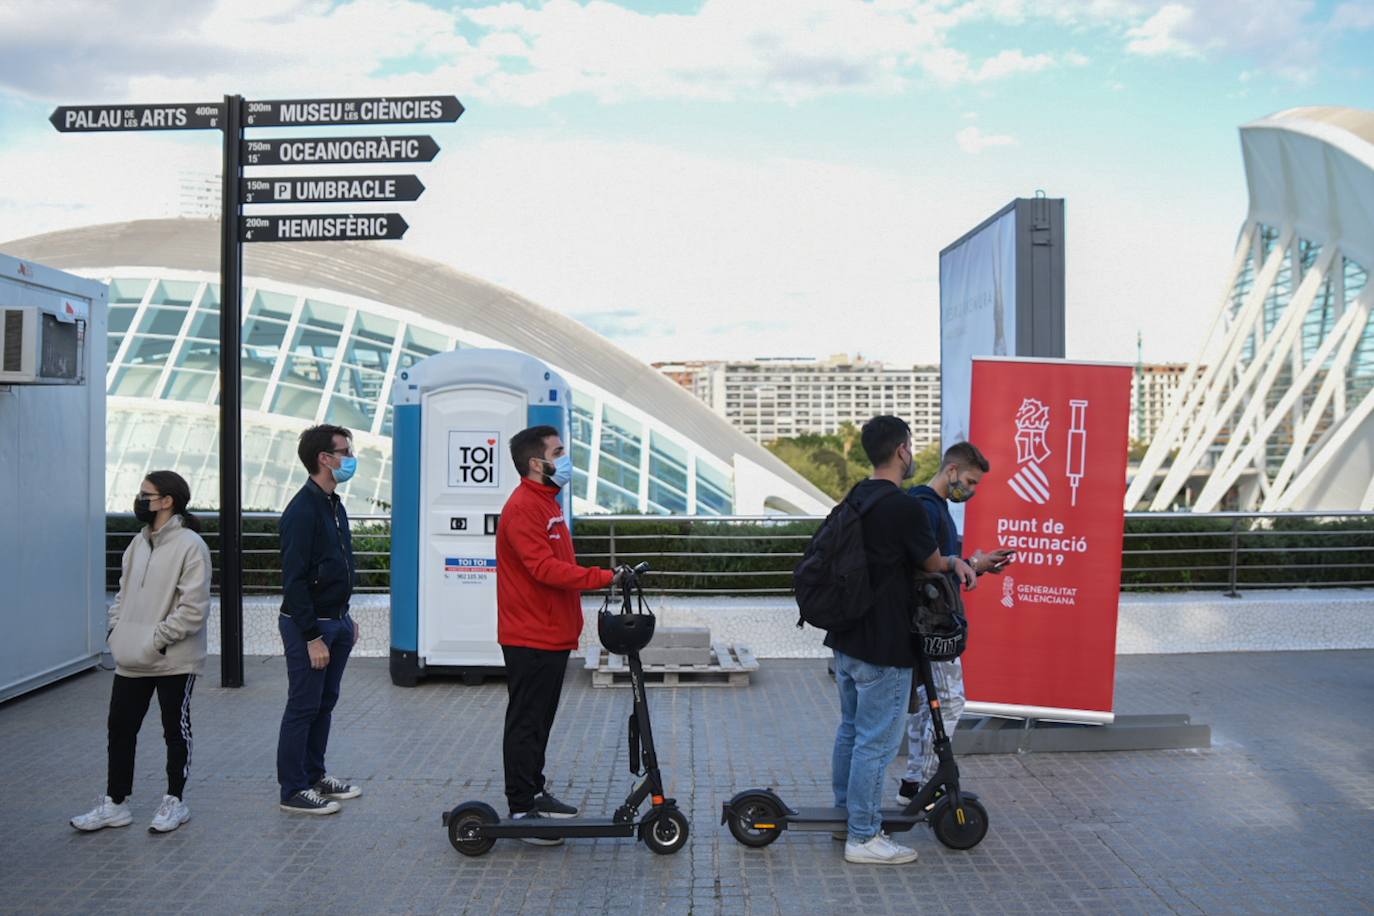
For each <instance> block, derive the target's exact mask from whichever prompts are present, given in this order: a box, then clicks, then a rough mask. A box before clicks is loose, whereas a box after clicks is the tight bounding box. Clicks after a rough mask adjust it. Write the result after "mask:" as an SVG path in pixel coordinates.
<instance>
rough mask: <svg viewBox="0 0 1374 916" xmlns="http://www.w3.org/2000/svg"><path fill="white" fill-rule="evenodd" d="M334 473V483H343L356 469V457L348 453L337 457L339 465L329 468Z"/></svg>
mask: <svg viewBox="0 0 1374 916" xmlns="http://www.w3.org/2000/svg"><path fill="white" fill-rule="evenodd" d="M329 470H330V471H331V472H332V473H333V474H334V482H335V483H344V482H346V481H347V480H348V479H349V478H351V477H352V476H353V473H354V472H355V471H357V470H358V459H357V458H354V457H353V456H352V455H349V456H347V457H345V458H340V459H339V466H338V467H336V468H330V469H329Z"/></svg>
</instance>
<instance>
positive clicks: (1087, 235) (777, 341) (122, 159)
mask: <svg viewBox="0 0 1374 916" xmlns="http://www.w3.org/2000/svg"><path fill="white" fill-rule="evenodd" d="M453 129H454V130H455V131H457V130H461V128H453ZM972 129H973V130H974V131H975V132H974V133H973V134H972V135H971V136H973V137H975V138H977V142H978V144H981V145H979V148H986V147H987V146H989V145H996V144H997V143H999V142H1002V139H1001V138H998V137H997V136H996V135H992V136H989V135H985V134H982V133H981V131H978V130H977V128H976V127H973V128H972ZM203 139H204V142H194V143H193V142H190V138H184V137H174V136H172V135H120V134H110V135H106V136H100V137H94V136H92V137H87V136H79V135H57V134H51V135H50V134H40V135H36V136H34V137H33V138H32V139H29V140H25V141H23V145H22V146H20V147H17V148H16V147H15V146H14V145H11V146H10V147H8V148H0V174H4V175H24V176H26V180H25V181H24V182H22V183H19V182H11V183H8V184H7V185H6V186H5V187H4V188H3V190H0V240H7V239H12V238H17V237H22V236H28V235H32V234H37V233H40V232H46V231H53V230H56V229H61V228H69V227H74V226H80V225H88V224H93V223H100V222H118V221H123V220H130V219H141V218H147V217H156V216H163V215H167V214H168V213H169V212H172V211H173V210H174V207H175V201H176V196H177V172H178V171H180V170H183V169H188V170H199V171H202V172H210V171H213V170H214V169H215V168H216V167H217V165H218V159H219V153H218V147H217V145H216V144H215V143H213V142H212V139H213V138H210V137H208V136H206V137H204V138H203ZM439 139H440V143H441V145H442V146H444V151H443V153H442V154H441V155H440V156H439V158H438V159H437V160H436V161H435V162H434V163H432V164H429V165H421V166H400V167H395V170H396V171H405V172H409V171H415V172H417V173H419V174H420V176H421V178H422V180H423V181H424V183H425V186H426V188H427V190H426V192H425V194H424V196H423V197H422V198H421V199H420V200H419V201H418V202H417V203H415V204H409V205H405V206H404V208H403V212H404V214H405V218H406V220H407V221H408V222H409V223H410V225H411V229H410V231H409V233H408V234H407V238H406V240H405V241H404V242H400V243H395V245H396V246H397V247H400V248H401V249H403V250H408V251H411V252H414V253H417V254H421V255H424V256H427V257H431V258H434V259H436V260H439V261H441V262H444V263H447V264H450V265H452V266H453V267H455V268H457V269H459V270H462V271H465V272H468V273H471V274H473V275H476V276H479V277H483V278H485V279H487V280H490V281H492V282H494V283H498V284H500V285H502V286H505V287H507V288H509V289H512V290H514V291H516V292H518V293H520V294H522V295H525V296H527V297H529V298H531V299H534V300H535V301H537V302H540V303H541V304H543V305H546V306H548V307H549V308H552V309H554V310H555V311H558V312H561V313H563V314H569V315H573V316H575V317H576V316H580V317H581V318H582V319H583V320H585V321H587V322H589V323H591V324H594V325H598V326H600V327H601V329H602V330H609V331H612V332H614V333H615V334H616V335H617V340H618V342H619V343H621V344H622V345H623V346H625V347H626V348H627V349H629V350H630V351H631V352H632V353H634V354H635V355H637V356H639V357H640V358H643V359H646V360H649V359H669V358H685V357H690V356H705V357H714V356H725V357H744V356H756V355H778V354H801V355H821V356H823V355H826V354H828V353H830V352H838V351H840V350H848V351H850V352H855V351H861V352H863V353H865V354H868V355H871V356H873V357H875V358H881V359H888V360H894V361H898V362H908V363H909V362H913V361H934V360H935V359H937V358H938V337H937V336H936V335H934V334H933V331H932V329H933V328H934V327H935V326H936V321H937V319H936V314H937V307H936V304H937V302H938V297H939V281H938V275H937V261H936V257H935V253H936V252H938V251H939V250H940V249H941V248H943V247H944V246H945V245H947V244H948V243H949V242H950V241H952V240H953V239H955V238H958V237H959V236H960V235H962V234H963V233H964V232H965V231H967V230H968V229H969V228H971V227H972V226H973V225H975V224H976V223H977V222H978V221H979V220H981V219H982V218H983V217H984V216H986V215H987V214H988V213H991V212H993V211H994V210H996V209H997V208H998V207H1000V206H1002V205H1003V204H1005V203H1006V202H1007V200H1009V199H1010V198H1012V197H1014V196H1016V195H1017V194H1018V193H1020V194H1026V193H1029V191H1030V188H1028V187H1023V186H1022V184H1021V183H1022V182H1023V181H1024V178H1023V177H1022V175H1021V171H1022V170H1021V168H1020V167H1018V166H1016V165H1015V164H1014V163H1010V162H1009V161H1008V159H1009V157H997V156H978V157H973V156H969V157H963V158H959V159H957V160H951V161H949V162H941V161H939V160H933V161H931V162H930V163H928V164H927V165H926V166H924V167H923V168H922V169H920V170H919V171H912V170H901V171H886V170H878V169H871V168H862V167H856V166H854V165H852V164H849V163H844V162H826V161H816V160H801V159H790V158H780V157H758V158H751V157H749V156H747V155H744V154H730V155H697V154H690V153H687V152H684V151H682V150H679V149H674V148H670V147H665V146H660V145H653V144H648V143H625V142H601V141H589V140H577V139H571V138H562V139H545V138H541V137H538V136H531V135H519V136H509V137H485V138H483V139H480V140H474V141H473V142H466V143H450V142H449V141H448V140H447V139H446V138H445V137H443V136H440V137H439ZM148 162H157V163H159V165H160V166H161V167H160V168H158V169H150V168H146V167H140V165H139V163H148ZM306 168H307V167H301V171H302V172H304V171H305V170H306ZM315 168H316V169H318V170H324V171H328V170H330V169H334V170H336V171H337V168H338V167H337V166H333V167H330V166H318V167H315ZM1236 168H1237V171H1238V170H1239V163H1237V164H1236ZM479 176H480V177H479ZM1144 177H1148V176H1139V175H1135V174H1132V175H1131V181H1130V182H1127V181H1123V180H1122V178H1121V176H1120V175H1119V174H1116V173H1113V172H1111V171H1110V170H1108V171H1098V170H1083V169H1081V168H1078V167H1077V166H1075V165H1073V164H1071V163H1066V164H1065V165H1064V167H1063V168H1062V169H1060V170H1059V172H1058V173H1056V174H1049V175H1046V176H1044V181H1045V183H1046V187H1048V188H1050V189H1051V191H1052V193H1054V194H1055V195H1056V196H1058V195H1059V194H1063V195H1064V196H1066V197H1067V198H1068V200H1069V207H1070V211H1069V212H1070V214H1071V224H1070V231H1069V244H1068V255H1069V263H1068V269H1069V282H1068V297H1069V298H1068V333H1069V355H1070V356H1091V357H1092V358H1097V359H1130V358H1131V357H1132V355H1133V352H1134V351H1133V346H1134V332H1135V327H1136V325H1137V323H1138V324H1140V325H1143V327H1144V328H1145V331H1146V339H1147V343H1148V344H1149V345H1150V346H1151V352H1152V354H1154V356H1153V357H1152V358H1161V359H1162V358H1174V359H1187V358H1188V357H1190V356H1192V355H1193V354H1192V348H1193V347H1194V346H1195V342H1194V341H1192V340H1191V338H1190V337H1189V334H1188V330H1187V329H1188V328H1189V327H1191V326H1192V325H1193V324H1194V323H1195V318H1196V315H1197V314H1199V313H1204V314H1206V313H1208V310H1209V309H1211V308H1212V307H1213V305H1214V303H1215V300H1216V298H1217V296H1218V295H1219V284H1220V282H1221V277H1220V274H1221V272H1222V270H1223V267H1222V265H1223V264H1225V263H1226V262H1227V259H1228V258H1229V245H1230V243H1231V240H1232V239H1233V238H1234V235H1235V220H1236V219H1238V218H1239V217H1240V215H1241V214H1242V213H1243V205H1244V199H1243V193H1242V190H1241V185H1240V183H1239V182H1237V187H1236V189H1235V194H1234V195H1232V196H1231V197H1227V196H1226V195H1221V196H1220V197H1212V198H1206V199H1205V200H1204V199H1202V198H1205V197H1206V195H1200V194H1199V191H1198V189H1197V188H1196V187H1194V186H1193V185H1189V184H1187V182H1181V183H1180V182H1177V181H1173V180H1166V179H1167V176H1161V177H1160V179H1159V182H1158V187H1154V188H1152V187H1146V186H1142V185H1141V184H1140V183H1139V182H1140V181H1141V180H1142V178H1144ZM75 202H79V203H75ZM274 212H277V211H274ZM1179 213H1187V214H1188V219H1186V220H1183V221H1180V220H1178V219H1177V214H1179ZM3 247H4V246H3V245H0V248H3ZM1161 259H1165V260H1168V261H1169V263H1171V264H1172V265H1174V269H1171V270H1170V271H1169V272H1168V276H1167V277H1166V276H1162V275H1161V276H1157V277H1155V280H1157V281H1158V282H1154V283H1150V284H1134V285H1132V284H1126V285H1125V286H1123V285H1122V283H1121V277H1123V276H1135V275H1139V274H1143V273H1148V272H1149V270H1150V265H1151V264H1156V263H1160V260H1161ZM1156 273H1157V272H1156ZM1131 316H1138V317H1134V318H1133V317H1131ZM818 329H820V330H819V331H818Z"/></svg>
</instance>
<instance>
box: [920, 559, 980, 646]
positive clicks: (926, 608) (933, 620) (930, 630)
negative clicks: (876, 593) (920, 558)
mask: <svg viewBox="0 0 1374 916" xmlns="http://www.w3.org/2000/svg"><path fill="white" fill-rule="evenodd" d="M911 631H912V633H913V634H914V635H915V637H916V638H917V639H919V640H920V645H921V652H922V654H923V655H925V657H926V658H927V659H929V660H930V661H932V662H947V661H953V660H954V659H956V658H958V657H959V656H960V655H963V654H964V647H965V646H966V645H967V644H968V618H967V617H965V616H964V602H963V599H962V597H960V595H959V586H958V584H957V583H955V582H954V581H952V580H951V579H950V577H949V576H947V575H946V574H944V573H929V574H921V575H918V576H917V580H916V610H915V613H914V614H912V618H911Z"/></svg>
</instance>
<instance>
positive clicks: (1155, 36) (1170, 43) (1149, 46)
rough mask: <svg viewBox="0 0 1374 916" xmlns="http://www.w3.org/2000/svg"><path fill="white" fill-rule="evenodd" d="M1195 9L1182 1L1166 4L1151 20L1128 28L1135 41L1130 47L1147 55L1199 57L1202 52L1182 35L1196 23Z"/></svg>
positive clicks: (1128, 47) (1127, 44)
mask: <svg viewBox="0 0 1374 916" xmlns="http://www.w3.org/2000/svg"><path fill="white" fill-rule="evenodd" d="M1193 16H1194V14H1193V10H1192V8H1191V7H1187V6H1184V5H1183V4H1181V3H1166V4H1165V5H1164V6H1162V7H1160V8H1159V11H1158V12H1156V13H1155V14H1154V15H1153V16H1151V17H1150V18H1149V19H1146V20H1145V22H1144V23H1142V24H1141V25H1138V26H1136V27H1135V28H1132V29H1128V30H1127V31H1126V35H1127V37H1129V38H1130V39H1131V40H1130V41H1128V42H1127V43H1126V50H1127V51H1129V52H1130V53H1132V54H1140V55H1142V56H1144V57H1160V56H1163V55H1168V56H1173V57H1198V56H1200V55H1199V52H1198V49H1197V47H1196V46H1195V45H1193V44H1192V43H1191V42H1190V41H1188V40H1186V39H1184V38H1182V37H1180V34H1179V33H1182V32H1184V31H1186V30H1187V28H1188V26H1189V25H1191V24H1192V22H1193Z"/></svg>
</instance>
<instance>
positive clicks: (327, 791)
mask: <svg viewBox="0 0 1374 916" xmlns="http://www.w3.org/2000/svg"><path fill="white" fill-rule="evenodd" d="M315 791H316V792H318V793H320V795H322V796H324V797H325V798H335V799H345V798H357V797H358V796H359V795H362V794H363V790H362V789H359V788H358V787H357V786H350V785H349V784H348V783H346V782H344V781H343V780H342V779H338V778H336V777H334V776H322V777H320V781H319V782H317V783H315Z"/></svg>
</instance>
